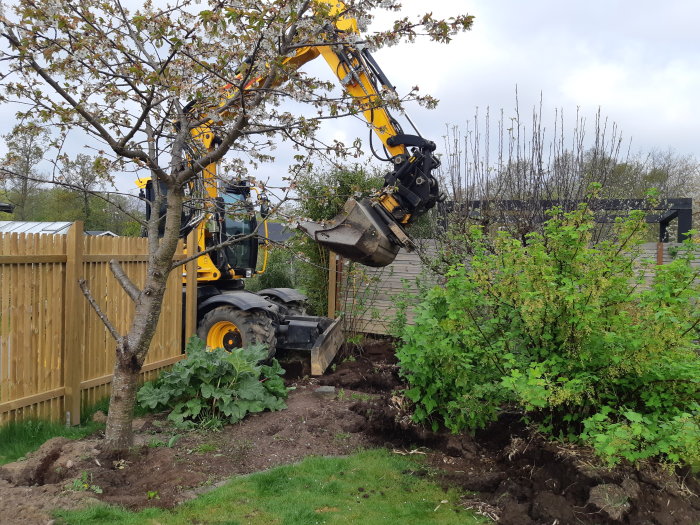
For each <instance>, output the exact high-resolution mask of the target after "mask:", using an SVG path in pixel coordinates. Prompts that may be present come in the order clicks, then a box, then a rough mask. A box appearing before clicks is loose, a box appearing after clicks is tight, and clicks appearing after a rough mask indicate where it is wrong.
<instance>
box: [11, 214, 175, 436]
mask: <svg viewBox="0 0 700 525" xmlns="http://www.w3.org/2000/svg"><path fill="white" fill-rule="evenodd" d="M72 232H73V234H76V232H79V234H80V235H79V236H76V239H77V242H78V244H79V245H78V246H75V247H73V248H71V246H70V245H69V240H70V238H71V232H69V234H68V236H66V235H43V234H16V233H13V234H4V235H0V424H1V423H3V422H6V421H12V420H20V419H25V418H28V417H40V418H46V419H53V420H63V419H64V418H65V417H66V413H67V412H71V414H70V419H71V421H72V422H73V423H75V422H77V421H79V418H80V406H81V405H82V407H85V406H86V405H90V404H93V403H94V402H96V401H97V400H99V399H101V398H104V397H106V396H108V395H109V384H110V381H111V374H112V371H113V370H112V369H113V367H114V348H115V343H114V341H113V339H112V338H111V335H110V334H109V332H108V331H107V329H106V328H105V326H104V325H103V324H102V322H101V321H100V319H99V318H98V316H97V314H96V313H95V312H94V311H93V310H92V308H91V307H90V305H89V304H88V302H87V301H86V300H85V298H84V297H83V296H82V293H81V292H80V290H79V289H78V284H77V278H75V276H74V275H73V274H72V273H71V276H68V275H67V273H70V272H71V264H74V265H76V266H77V269H76V271H75V275H77V277H81V278H84V279H85V281H86V282H87V285H88V287H89V288H90V291H91V293H92V295H93V296H94V298H95V300H96V302H97V303H98V304H99V305H100V307H101V308H102V309H103V311H104V312H105V313H106V314H107V316H108V317H109V318H110V320H112V321H113V322H114V324H115V326H116V328H117V329H118V330H119V331H120V332H122V333H124V332H126V331H127V329H128V326H129V324H130V322H131V319H132V317H133V312H134V305H133V303H132V301H131V300H130V299H129V297H128V296H127V294H126V293H125V292H124V290H123V289H122V288H121V286H120V285H119V283H118V282H117V280H116V279H115V277H114V276H113V275H112V272H111V270H110V268H109V260H110V259H116V260H118V261H120V263H121V265H122V267H123V269H124V271H125V273H126V274H127V275H128V276H129V277H130V278H131V279H132V280H133V281H134V283H135V284H136V285H137V286H141V285H142V284H143V282H144V278H145V270H146V263H147V260H148V245H147V240H146V239H140V238H123V237H122V238H119V237H117V238H110V237H90V236H83V235H82V226H81V225H80V224H79V223H76V224H75V225H74V226H73V230H72ZM179 254H180V255H179V256H181V254H182V246H180V248H179ZM76 257H77V258H78V260H75V259H76ZM181 276H182V272H181V271H174V272H173V273H172V274H171V275H170V278H169V280H168V287H167V290H166V294H165V297H164V301H163V310H162V313H161V317H160V321H159V323H158V328H157V330H156V334H155V336H154V338H153V342H152V344H151V349H150V351H149V355H148V359H147V361H146V363H145V365H144V368H143V371H142V376H143V377H144V378H146V379H151V378H154V377H155V376H156V375H157V373H158V372H159V371H160V370H161V369H162V368H164V367H167V366H170V365H172V364H173V363H175V362H176V361H178V360H179V359H181V357H182V344H181V334H182V301H183V295H182V278H181ZM67 327H68V328H67ZM73 391H75V392H76V393H79V396H78V397H77V399H72V398H71V396H72V394H73ZM67 399H68V400H67ZM76 403H78V405H77V413H75V412H76V408H75V407H76Z"/></svg>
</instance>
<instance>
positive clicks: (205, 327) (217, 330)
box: [197, 306, 277, 359]
mask: <svg viewBox="0 0 700 525" xmlns="http://www.w3.org/2000/svg"><path fill="white" fill-rule="evenodd" d="M197 335H198V336H199V338H200V339H202V340H204V341H205V342H206V343H207V346H208V347H209V348H223V349H224V350H228V351H231V350H233V349H234V348H242V347H246V346H251V345H255V344H262V345H265V346H267V359H270V358H272V357H273V356H274V355H275V345H276V343H277V338H276V337H275V328H274V327H273V326H272V319H270V318H269V317H268V316H267V315H265V313H264V312H260V311H256V310H248V311H243V310H238V309H237V308H235V307H233V306H219V307H217V308H214V309H213V310H211V311H210V312H208V313H207V314H206V315H205V316H204V317H203V318H202V320H201V321H200V323H199V328H198V329H197Z"/></svg>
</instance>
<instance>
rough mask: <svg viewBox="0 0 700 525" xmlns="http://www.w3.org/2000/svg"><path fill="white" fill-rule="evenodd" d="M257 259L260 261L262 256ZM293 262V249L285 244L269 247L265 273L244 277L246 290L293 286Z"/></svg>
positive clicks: (294, 284)
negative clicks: (248, 277)
mask: <svg viewBox="0 0 700 525" xmlns="http://www.w3.org/2000/svg"><path fill="white" fill-rule="evenodd" d="M259 260H260V261H262V256H260V257H259ZM260 264H262V262H261V263H260ZM295 264H296V262H295V254H294V250H293V249H291V248H289V247H287V246H272V247H270V249H269V255H268V259H267V268H266V269H265V273H263V274H260V275H256V276H255V277H252V278H250V279H246V282H245V288H246V290H248V291H250V292H259V291H260V290H264V289H265V288H294V287H295V286H296V283H295V278H294V277H295V275H294V274H295V271H294V266H295Z"/></svg>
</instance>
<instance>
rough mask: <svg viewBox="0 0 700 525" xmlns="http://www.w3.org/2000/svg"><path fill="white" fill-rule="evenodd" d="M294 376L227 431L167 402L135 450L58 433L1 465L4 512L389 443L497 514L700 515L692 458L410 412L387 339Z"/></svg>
mask: <svg viewBox="0 0 700 525" xmlns="http://www.w3.org/2000/svg"><path fill="white" fill-rule="evenodd" d="M290 368H294V367H290ZM288 381H289V383H290V385H291V386H294V387H295V390H293V391H292V392H291V394H290V397H289V402H288V405H289V406H288V408H287V410H284V411H281V412H272V413H263V414H257V415H254V416H250V417H247V418H246V419H245V420H244V421H243V422H241V423H239V424H236V425H230V426H227V427H225V428H224V429H223V430H221V431H218V432H200V431H197V432H181V431H176V430H175V429H173V428H172V427H170V426H169V425H168V424H167V422H166V420H165V417H164V415H162V414H161V415H155V416H149V417H147V418H144V419H139V420H137V421H135V431H136V439H137V444H138V446H136V447H134V449H133V450H132V451H131V452H129V453H128V454H117V455H115V454H110V453H106V452H104V451H102V450H101V439H100V436H93V437H92V438H90V439H84V440H81V441H68V440H66V439H63V438H56V439H53V440H50V441H48V442H47V443H45V444H44V445H43V446H42V447H41V448H40V449H39V450H38V451H36V452H35V453H33V454H30V455H29V457H28V458H27V459H26V460H24V461H19V462H17V463H13V464H9V465H6V466H4V467H0V523H3V524H5V523H7V524H20V525H29V524H42V525H44V524H46V523H49V522H50V521H51V518H50V512H51V510H53V509H56V508H78V507H82V506H86V505H89V504H91V503H95V502H96V501H102V502H107V503H111V504H117V505H122V506H124V507H127V508H129V509H134V510H136V509H142V508H145V507H152V506H157V507H173V506H175V505H177V504H178V503H180V502H182V501H186V500H188V499H190V498H193V497H195V496H196V495H198V494H201V493H203V492H205V491H207V490H210V489H211V488H212V487H215V486H217V485H219V484H221V483H223V482H224V481H225V480H226V479H227V478H229V477H231V476H234V475H237V474H245V473H250V472H256V471H260V470H264V469H268V468H270V467H274V466H276V465H282V464H287V463H294V462H297V461H299V460H301V459H303V458H304V457H306V456H308V455H312V454H313V455H344V454H349V453H352V452H353V451H355V450H357V449H358V448H363V447H364V448H366V447H373V446H384V447H388V448H390V449H392V450H394V451H395V452H396V453H401V454H406V453H419V454H423V455H424V456H425V457H426V460H427V461H428V463H429V464H430V465H431V466H432V467H434V471H435V472H436V473H437V476H438V479H439V480H441V482H442V483H444V484H445V485H452V486H454V485H457V486H459V487H461V488H463V489H464V490H465V493H466V494H470V495H469V496H465V498H464V500H463V505H464V506H465V507H467V508H471V509H474V510H476V511H477V512H479V513H481V514H482V515H484V516H487V517H489V518H490V519H492V520H493V521H497V522H498V523H503V524H533V523H537V524H547V525H553V524H558V525H565V524H569V523H571V524H579V523H580V524H594V523H595V524H606V523H628V524H650V525H651V524H657V525H671V524H674V525H698V524H700V498H699V497H698V494H700V482H699V481H698V479H697V478H696V477H693V476H692V475H691V474H690V473H689V472H685V471H678V472H676V473H668V472H667V471H665V470H663V469H662V468H660V467H659V466H657V465H646V466H644V467H643V468H642V469H640V470H635V469H632V468H631V467H629V466H624V467H618V468H615V469H606V468H604V467H603V466H601V465H600V463H599V461H598V460H597V459H596V458H595V457H594V456H593V455H592V454H591V453H590V451H588V450H586V449H582V448H579V447H573V446H564V445H561V444H553V443H547V442H545V441H544V440H543V439H542V438H541V437H540V436H538V435H537V434H536V433H533V432H531V431H530V430H529V429H528V428H526V427H524V426H523V425H522V424H521V423H520V422H519V418H518V416H517V414H506V415H504V416H503V417H502V418H501V419H500V420H499V421H498V422H497V423H495V424H494V425H493V426H491V427H490V428H488V429H486V430H485V431H483V432H480V433H478V434H477V435H476V436H474V437H471V436H468V435H460V436H454V435H450V434H446V433H433V432H429V431H427V430H425V429H421V428H418V427H416V426H414V425H413V424H411V423H410V420H409V418H408V416H407V414H406V411H405V409H404V407H403V405H402V401H401V399H402V398H401V396H399V395H396V392H397V391H398V390H400V388H401V382H400V380H399V377H398V375H397V370H396V365H395V359H394V356H393V351H392V347H391V345H390V344H389V343H388V342H383V341H379V342H373V343H369V344H367V345H365V347H364V349H363V351H362V352H361V354H360V355H359V356H356V357H354V358H350V359H347V358H346V359H343V360H341V361H340V362H338V363H337V364H335V366H333V367H332V372H329V373H328V374H327V375H325V376H323V377H321V378H318V379H308V378H296V379H295V378H289V380H288ZM319 387H325V388H321V391H319ZM328 387H334V389H333V391H332V392H327V391H328V390H330V389H329V388H328ZM174 436H175V437H174Z"/></svg>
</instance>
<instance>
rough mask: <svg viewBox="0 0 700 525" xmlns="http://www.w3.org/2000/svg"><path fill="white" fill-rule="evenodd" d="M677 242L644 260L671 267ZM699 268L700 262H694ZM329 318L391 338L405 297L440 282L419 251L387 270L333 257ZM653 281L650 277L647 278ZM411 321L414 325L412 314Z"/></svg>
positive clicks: (659, 246)
mask: <svg viewBox="0 0 700 525" xmlns="http://www.w3.org/2000/svg"><path fill="white" fill-rule="evenodd" d="M678 246H679V244H677V243H647V244H645V245H644V246H643V253H642V258H645V259H652V260H655V261H656V264H668V263H669V262H670V261H671V260H672V254H671V252H672V251H673V250H674V249H675V248H677V247H678ZM421 249H422V250H423V251H424V252H428V253H435V250H436V246H435V243H434V242H432V241H426V242H424V243H423V245H422V246H421ZM695 264H696V265H697V266H699V267H700V260H697V261H696V262H695ZM329 270H330V279H329V302H328V311H329V313H328V315H329V316H333V314H334V313H335V312H343V313H344V315H345V331H346V332H351V333H365V334H377V335H391V333H392V324H393V322H394V320H395V319H396V316H397V314H398V313H399V308H398V305H399V304H400V303H401V302H403V301H404V300H405V299H404V297H403V296H409V297H410V296H417V295H418V294H419V293H420V290H421V289H424V288H426V287H428V288H429V287H431V286H434V285H435V284H438V283H439V278H438V277H437V276H436V275H434V274H431V273H430V272H429V271H428V270H427V269H426V268H425V267H424V266H423V265H422V263H421V260H420V257H419V255H418V254H417V253H416V252H407V251H405V250H401V251H399V253H398V255H397V257H396V260H395V261H394V262H393V263H392V264H390V265H389V266H386V267H384V268H369V267H362V266H356V265H349V264H348V263H347V261H341V260H336V258H335V257H331V267H330V268H329ZM647 277H648V278H650V277H651V276H647ZM407 313H408V322H409V323H410V322H411V317H412V316H411V312H410V310H409V311H408V312H407Z"/></svg>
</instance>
